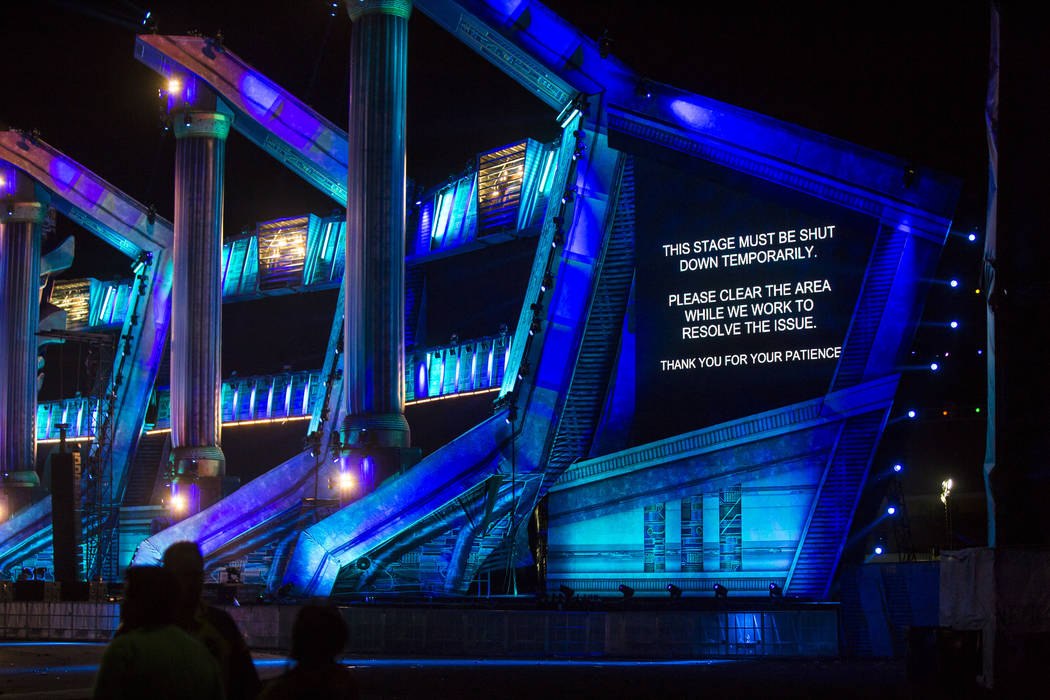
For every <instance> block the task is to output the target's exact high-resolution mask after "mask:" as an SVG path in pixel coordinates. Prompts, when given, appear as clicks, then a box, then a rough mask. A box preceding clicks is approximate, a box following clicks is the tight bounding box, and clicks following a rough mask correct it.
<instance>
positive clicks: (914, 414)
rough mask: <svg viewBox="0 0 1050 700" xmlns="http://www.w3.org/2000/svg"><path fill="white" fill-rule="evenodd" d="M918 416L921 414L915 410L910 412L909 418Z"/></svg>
mask: <svg viewBox="0 0 1050 700" xmlns="http://www.w3.org/2000/svg"><path fill="white" fill-rule="evenodd" d="M917 415H919V414H918V413H916V412H915V409H912V410H910V411H908V418H914V417H915V416H917Z"/></svg>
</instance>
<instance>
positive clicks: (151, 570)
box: [94, 542, 358, 700]
mask: <svg viewBox="0 0 1050 700" xmlns="http://www.w3.org/2000/svg"><path fill="white" fill-rule="evenodd" d="M203 580H204V559H203V557H202V556H201V552H200V548H199V547H198V546H197V545H196V543H193V542H177V543H175V544H173V545H171V547H169V548H168V550H167V551H166V552H165V553H164V562H163V565H162V566H133V567H130V568H129V569H128V570H127V573H126V576H125V588H124V600H123V603H122V604H121V608H120V625H119V627H118V628H117V631H116V633H115V634H114V636H113V639H112V640H111V641H110V643H109V645H108V646H107V647H106V650H105V652H104V653H103V656H102V662H101V664H100V665H99V670H98V674H97V676H96V678H95V688H94V697H95V698H99V699H106V700H123V699H124V698H150V700H176V699H178V700H181V699H183V698H185V699H187V700H254V699H255V698H259V699H260V700H292V699H298V698H304V699H305V698H310V699H311V700H356V698H357V697H358V691H357V685H356V683H355V681H354V678H353V675H352V674H351V672H350V671H349V670H348V669H347V668H346V667H345V666H343V665H341V664H340V663H339V661H338V657H339V655H340V653H341V652H342V651H343V648H344V647H345V645H346V642H347V627H346V623H345V622H344V621H343V618H342V615H341V614H340V612H339V609H338V608H336V607H335V606H334V605H333V604H331V603H327V602H324V603H321V602H318V603H311V604H308V605H305V606H303V607H302V608H301V609H300V610H299V612H298V614H297V615H296V618H295V622H294V624H293V626H292V644H291V650H290V656H291V659H292V660H293V661H294V665H293V666H292V667H291V668H290V669H289V670H288V671H287V672H286V673H284V674H283V675H282V676H280V677H279V678H276V679H274V680H273V681H271V682H270V683H269V684H268V685H267V686H266V687H265V688H264V687H263V685H262V683H261V682H260V680H259V675H258V673H257V672H256V670H255V665H254V663H253V662H252V657H251V653H250V651H249V649H248V645H247V643H246V642H245V640H244V636H243V635H242V634H241V632H240V630H239V629H238V628H237V624H236V622H234V620H233V618H232V617H231V616H230V614H229V613H227V612H226V611H224V610H223V609H221V608H218V607H215V606H213V605H209V604H208V603H207V602H206V601H204V600H203V598H202V592H203Z"/></svg>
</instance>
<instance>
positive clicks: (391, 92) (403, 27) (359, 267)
mask: <svg viewBox="0 0 1050 700" xmlns="http://www.w3.org/2000/svg"><path fill="white" fill-rule="evenodd" d="M346 7H347V11H348V13H349V14H350V19H351V20H352V21H353V30H352V34H351V38H350V121H349V128H348V130H347V131H348V140H349V154H348V158H349V160H348V169H347V206H346V274H345V282H344V284H345V285H346V286H345V292H346V313H345V317H344V322H343V334H344V338H343V341H344V342H343V346H344V348H345V349H346V352H345V354H344V359H343V362H344V367H343V369H344V373H343V376H344V384H343V385H344V387H345V392H344V393H345V396H346V418H345V422H344V424H343V428H344V444H346V445H347V446H348V447H352V448H361V449H363V450H365V451H366V452H368V454H369V455H372V456H374V458H375V460H376V466H377V468H378V469H380V471H381V472H388V471H390V470H391V469H393V470H396V469H399V468H400V465H399V464H395V462H396V461H397V460H399V459H400V457H399V456H398V455H400V452H401V450H402V449H403V448H407V447H408V446H409V428H408V422H407V421H406V420H405V384H404V382H405V345H404V337H405V322H404V319H405V83H406V71H405V66H406V63H407V59H408V17H409V14H410V13H411V11H412V3H411V2H410V1H409V0H347V3H346ZM377 483H378V482H377Z"/></svg>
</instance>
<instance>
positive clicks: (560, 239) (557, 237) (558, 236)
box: [551, 231, 565, 248]
mask: <svg viewBox="0 0 1050 700" xmlns="http://www.w3.org/2000/svg"><path fill="white" fill-rule="evenodd" d="M564 243H565V234H564V233H563V232H562V231H558V232H556V233H555V234H554V238H552V239H551V248H557V247H558V246H560V245H563V244H564Z"/></svg>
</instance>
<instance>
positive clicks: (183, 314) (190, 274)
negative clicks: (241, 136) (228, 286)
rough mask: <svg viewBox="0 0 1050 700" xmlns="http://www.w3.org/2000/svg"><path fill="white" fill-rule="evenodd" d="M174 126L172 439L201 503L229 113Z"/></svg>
mask: <svg viewBox="0 0 1050 700" xmlns="http://www.w3.org/2000/svg"><path fill="white" fill-rule="evenodd" d="M172 126H173V129H174V131H175V139H176V142H175V244H174V261H173V262H174V277H173V280H172V303H171V307H172V314H171V316H172V325H171V328H172V334H171V441H172V448H173V453H174V455H173V456H174V460H175V468H176V472H177V474H178V478H179V482H180V483H187V484H192V483H194V482H196V483H197V485H198V488H199V489H200V494H199V495H200V498H199V503H200V507H202V508H204V507H207V506H208V505H210V504H211V503H213V502H215V501H216V500H218V498H219V495H220V482H221V477H222V476H223V474H224V473H225V466H226V458H225V457H224V456H223V453H222V419H221V415H220V412H221V408H222V407H221V404H220V392H221V388H222V377H221V374H220V372H221V359H222V273H221V267H222V214H223V178H224V170H225V160H226V137H227V135H229V133H230V118H229V117H227V116H226V115H224V114H220V113H217V112H214V111H203V110H194V109H190V108H186V109H182V110H179V111H176V112H174V113H173V115H172Z"/></svg>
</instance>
